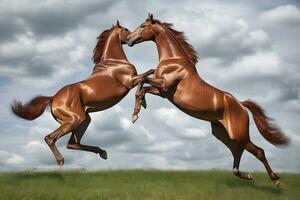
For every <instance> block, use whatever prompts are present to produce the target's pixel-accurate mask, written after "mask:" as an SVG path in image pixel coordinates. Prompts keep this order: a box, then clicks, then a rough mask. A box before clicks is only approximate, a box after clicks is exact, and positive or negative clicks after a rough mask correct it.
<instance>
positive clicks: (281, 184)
mask: <svg viewBox="0 0 300 200" xmlns="http://www.w3.org/2000/svg"><path fill="white" fill-rule="evenodd" d="M274 182H275V185H276V186H277V187H278V188H283V187H284V185H283V182H282V181H281V180H279V179H277V180H275V181H274Z"/></svg>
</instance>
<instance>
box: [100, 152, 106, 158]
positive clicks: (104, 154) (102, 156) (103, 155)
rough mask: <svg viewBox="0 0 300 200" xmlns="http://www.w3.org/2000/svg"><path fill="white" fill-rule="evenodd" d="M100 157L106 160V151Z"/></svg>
mask: <svg viewBox="0 0 300 200" xmlns="http://www.w3.org/2000/svg"><path fill="white" fill-rule="evenodd" d="M99 155H100V157H101V158H103V159H104V160H106V159H107V153H106V151H102V152H100V153H99Z"/></svg>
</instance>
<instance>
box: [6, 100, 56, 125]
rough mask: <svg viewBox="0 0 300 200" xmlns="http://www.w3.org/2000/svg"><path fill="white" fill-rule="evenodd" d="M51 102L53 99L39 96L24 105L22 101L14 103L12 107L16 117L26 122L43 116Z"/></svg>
mask: <svg viewBox="0 0 300 200" xmlns="http://www.w3.org/2000/svg"><path fill="white" fill-rule="evenodd" d="M51 100H52V97H46V96H37V97H34V98H33V99H31V100H30V101H29V102H27V103H25V104H22V102H20V101H14V102H13V103H12V104H11V105H10V107H11V111H12V112H13V113H14V114H15V115H16V116H18V117H20V118H23V119H26V120H34V119H36V118H38V117H39V116H41V115H42V114H43V112H44V111H45V109H46V107H47V105H48V104H50V103H51Z"/></svg>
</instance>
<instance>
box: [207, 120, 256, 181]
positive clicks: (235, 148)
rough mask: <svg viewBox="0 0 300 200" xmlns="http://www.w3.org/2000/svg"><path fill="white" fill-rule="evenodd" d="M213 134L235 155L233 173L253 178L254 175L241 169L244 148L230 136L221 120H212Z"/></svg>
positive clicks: (249, 178)
mask: <svg viewBox="0 0 300 200" xmlns="http://www.w3.org/2000/svg"><path fill="white" fill-rule="evenodd" d="M211 127H212V134H213V135H214V136H215V137H216V138H217V139H218V140H220V141H221V142H223V144H225V145H226V146H227V147H228V148H229V149H230V151H231V153H232V155H233V174H234V175H236V176H237V177H240V178H243V179H246V180H253V176H252V175H251V174H250V173H247V172H242V171H240V170H239V166H240V160H241V156H242V154H243V152H244V148H243V147H242V146H241V145H240V144H239V143H237V142H236V141H235V140H232V139H230V138H229V136H228V132H227V130H226V129H225V127H224V126H223V125H222V124H221V123H219V122H211Z"/></svg>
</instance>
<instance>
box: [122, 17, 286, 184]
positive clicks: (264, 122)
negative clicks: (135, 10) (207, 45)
mask: <svg viewBox="0 0 300 200" xmlns="http://www.w3.org/2000/svg"><path fill="white" fill-rule="evenodd" d="M143 41H154V42H155V43H156V46H157V49H158V54H159V64H158V66H157V68H156V70H155V72H154V76H153V78H147V79H146V81H145V82H146V83H148V84H150V85H151V86H148V87H143V88H142V84H140V85H139V87H138V90H137V93H136V106H135V110H134V114H133V122H134V121H135V120H136V119H137V117H138V116H137V114H138V112H139V111H140V107H141V104H142V103H143V96H144V94H145V93H151V94H154V95H158V96H161V97H164V98H168V99H169V101H171V102H172V103H173V104H174V105H175V106H176V107H178V108H179V109H180V110H182V111H183V112H185V113H187V114H188V115H190V116H193V117H195V118H198V119H202V120H206V121H209V122H211V127H212V133H213V135H214V136H215V137H216V138H217V139H219V140H220V141H222V142H223V143H224V144H225V145H226V146H227V147H228V148H229V149H230V150H231V153H232V155H233V157H234V162H233V173H234V174H235V175H237V176H238V177H240V178H244V179H247V180H252V179H253V177H252V176H251V175H250V174H249V173H245V172H241V171H239V163H240V158H241V155H242V153H243V151H244V149H246V150H247V151H249V152H250V153H252V154H253V155H254V156H256V158H258V159H259V160H260V161H261V162H262V163H263V164H264V166H265V167H266V170H267V172H268V174H269V176H270V178H271V179H272V180H273V181H274V182H275V184H276V185H278V186H279V185H280V184H281V182H280V180H279V177H278V176H277V175H276V174H275V173H274V172H273V171H272V169H271V167H270V166H269V164H268V162H267V159H266V157H265V153H264V150H263V149H262V148H260V147H258V146H256V145H255V144H253V143H252V142H251V141H250V138H249V117H248V113H247V110H246V108H248V109H249V110H250V111H251V112H252V113H253V117H254V121H255V123H256V126H257V127H258V130H259V132H260V133H261V134H262V136H263V137H264V138H265V139H266V140H268V141H269V142H270V143H272V144H274V145H281V144H287V143H288V138H287V137H286V136H285V135H284V134H283V133H282V132H281V130H280V129H279V128H277V127H276V126H275V125H273V124H272V123H270V119H269V118H268V117H266V115H265V114H264V111H263V109H262V108H261V107H259V106H258V105H257V104H256V103H254V102H252V101H244V102H240V101H238V100H237V99H236V98H234V97H233V96H232V95H231V94H230V93H228V92H224V91H222V90H219V89H217V88H215V87H213V86H211V85H209V84H208V83H206V82H205V81H204V80H203V79H201V78H200V77H199V75H198V73H197V70H196V68H195V64H196V63H197V59H198V58H197V55H196V52H195V51H194V49H193V47H192V46H191V45H190V44H188V43H187V42H186V40H185V38H184V35H183V33H182V32H178V31H176V30H174V29H173V28H172V24H169V23H161V22H160V21H159V20H157V19H153V16H152V14H151V15H149V16H148V18H147V19H146V20H145V22H144V23H142V24H141V25H140V26H138V27H137V28H136V29H135V31H133V32H132V33H131V34H130V35H129V36H128V38H127V44H128V45H129V46H133V45H134V44H137V43H140V42H143ZM174 126H176V124H174Z"/></svg>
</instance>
